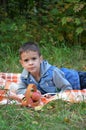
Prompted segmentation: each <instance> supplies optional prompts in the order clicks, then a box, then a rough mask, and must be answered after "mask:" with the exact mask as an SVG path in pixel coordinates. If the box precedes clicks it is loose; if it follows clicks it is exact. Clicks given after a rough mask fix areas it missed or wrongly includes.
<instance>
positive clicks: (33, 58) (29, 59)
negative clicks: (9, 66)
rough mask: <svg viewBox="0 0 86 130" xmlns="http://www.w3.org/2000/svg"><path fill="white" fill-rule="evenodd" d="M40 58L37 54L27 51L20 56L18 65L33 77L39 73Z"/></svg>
mask: <svg viewBox="0 0 86 130" xmlns="http://www.w3.org/2000/svg"><path fill="white" fill-rule="evenodd" d="M41 61H42V56H39V54H38V52H35V51H28V52H23V53H22V54H21V60H20V63H21V65H22V67H24V68H25V69H26V70H27V71H28V72H30V73H31V74H32V75H33V76H34V75H36V74H38V73H40V63H41Z"/></svg>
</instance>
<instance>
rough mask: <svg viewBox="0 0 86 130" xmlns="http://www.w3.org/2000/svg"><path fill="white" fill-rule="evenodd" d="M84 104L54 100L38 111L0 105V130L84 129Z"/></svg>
mask: <svg viewBox="0 0 86 130" xmlns="http://www.w3.org/2000/svg"><path fill="white" fill-rule="evenodd" d="M85 115H86V104H85V103H84V102H82V103H78V104H71V103H67V102H64V101H61V100H58V101H57V100H56V101H53V102H51V103H49V104H48V105H46V106H44V108H43V109H42V110H40V111H35V110H33V109H28V108H22V107H20V106H15V105H11V106H9V105H6V106H2V107H0V124H1V125H0V130H86V129H85V128H86V118H85Z"/></svg>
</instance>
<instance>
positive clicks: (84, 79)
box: [78, 71, 86, 89]
mask: <svg viewBox="0 0 86 130" xmlns="http://www.w3.org/2000/svg"><path fill="white" fill-rule="evenodd" d="M78 73H79V77H80V87H81V89H86V72H83V71H82V72H78Z"/></svg>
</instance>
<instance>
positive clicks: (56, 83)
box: [17, 60, 77, 94]
mask: <svg viewBox="0 0 86 130" xmlns="http://www.w3.org/2000/svg"><path fill="white" fill-rule="evenodd" d="M62 71H63V72H62ZM40 73H41V77H40V80H39V82H37V81H36V80H35V79H34V77H33V76H32V75H31V74H30V73H29V72H27V70H25V69H24V70H23V72H22V74H21V83H19V88H18V90H17V93H18V94H24V93H25V91H26V89H27V86H28V85H29V84H31V83H33V84H35V85H36V86H37V89H38V90H39V91H40V92H41V93H42V94H45V93H55V92H63V91H65V90H71V89H73V87H72V85H73V84H71V82H69V81H68V80H69V79H70V80H71V79H72V76H71V77H67V76H66V70H65V71H64V69H62V70H60V69H59V68H57V67H55V66H52V65H50V64H49V63H48V62H47V61H45V60H44V61H43V62H42V63H41V65H40ZM67 74H68V71H67ZM66 78H67V80H66ZM71 81H72V82H73V80H71ZM73 86H74V85H73ZM75 86H77V85H75Z"/></svg>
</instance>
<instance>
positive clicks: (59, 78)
mask: <svg viewBox="0 0 86 130" xmlns="http://www.w3.org/2000/svg"><path fill="white" fill-rule="evenodd" d="M53 81H54V84H55V86H56V87H57V90H60V91H61V92H63V91H66V90H72V86H71V84H70V83H69V82H68V81H67V80H66V78H65V76H64V73H63V72H62V71H61V70H59V69H58V68H56V69H55V70H54V71H53Z"/></svg>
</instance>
